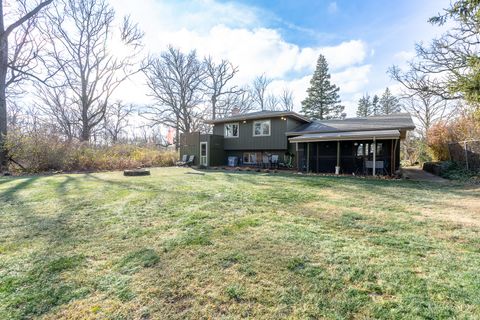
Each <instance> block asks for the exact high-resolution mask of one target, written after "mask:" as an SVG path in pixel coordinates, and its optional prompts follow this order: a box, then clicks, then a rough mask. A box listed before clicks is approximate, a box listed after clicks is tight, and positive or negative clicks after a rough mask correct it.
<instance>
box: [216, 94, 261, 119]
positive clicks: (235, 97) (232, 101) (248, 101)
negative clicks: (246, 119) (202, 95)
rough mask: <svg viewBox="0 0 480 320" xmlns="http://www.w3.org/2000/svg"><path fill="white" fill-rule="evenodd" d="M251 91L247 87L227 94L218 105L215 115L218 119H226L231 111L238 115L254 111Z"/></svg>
mask: <svg viewBox="0 0 480 320" xmlns="http://www.w3.org/2000/svg"><path fill="white" fill-rule="evenodd" d="M254 104H255V102H254V101H253V98H252V94H251V91H250V89H249V88H248V87H246V88H240V89H239V91H238V92H233V93H229V94H227V95H226V96H225V97H224V98H223V99H222V100H221V104H219V108H218V113H217V115H218V116H219V117H220V118H225V117H228V116H230V115H231V114H232V112H233V110H237V111H238V112H239V113H247V112H249V111H252V110H254V109H255V105H254Z"/></svg>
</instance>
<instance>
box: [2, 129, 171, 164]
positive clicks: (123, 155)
mask: <svg viewBox="0 0 480 320" xmlns="http://www.w3.org/2000/svg"><path fill="white" fill-rule="evenodd" d="M7 148H8V151H9V155H10V157H11V158H12V159H13V160H14V161H15V162H17V163H18V164H19V165H16V164H13V165H11V166H10V170H11V171H13V172H25V173H39V172H48V171H69V172H71V171H104V170H125V169H132V168H138V167H166V166H172V165H174V164H175V162H176V161H177V159H178V154H177V152H174V151H165V150H159V149H158V148H156V147H141V146H136V145H127V144H118V145H113V146H92V145H90V144H87V143H81V142H68V141H64V140H63V139H61V138H60V137H58V136H55V135H49V134H47V133H41V132H40V133H38V132H37V133H35V134H28V135H27V134H20V133H17V132H10V133H9V134H8V138H7Z"/></svg>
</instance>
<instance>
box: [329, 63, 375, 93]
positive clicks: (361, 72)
mask: <svg viewBox="0 0 480 320" xmlns="http://www.w3.org/2000/svg"><path fill="white" fill-rule="evenodd" d="M371 67H372V66H371V65H369V64H367V65H363V66H359V67H351V68H348V69H346V70H344V71H342V72H337V73H333V74H332V82H333V83H335V84H337V85H338V86H339V87H340V90H341V91H342V92H343V93H355V92H358V91H361V90H362V89H363V88H364V87H365V86H366V85H367V84H368V74H369V73H370V70H371Z"/></svg>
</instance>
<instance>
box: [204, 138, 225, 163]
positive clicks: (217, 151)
mask: <svg viewBox="0 0 480 320" xmlns="http://www.w3.org/2000/svg"><path fill="white" fill-rule="evenodd" d="M223 141H224V139H223V136H219V135H208V164H209V165H210V166H221V165H224V164H225V163H226V156H225V150H224V149H223Z"/></svg>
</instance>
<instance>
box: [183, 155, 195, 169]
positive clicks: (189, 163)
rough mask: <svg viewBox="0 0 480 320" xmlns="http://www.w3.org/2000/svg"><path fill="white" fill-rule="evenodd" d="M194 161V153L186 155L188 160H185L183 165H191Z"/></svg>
mask: <svg viewBox="0 0 480 320" xmlns="http://www.w3.org/2000/svg"><path fill="white" fill-rule="evenodd" d="M194 161H195V156H194V155H190V156H188V160H187V161H185V163H184V164H183V166H189V167H190V166H191V165H192V164H193V162H194Z"/></svg>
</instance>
